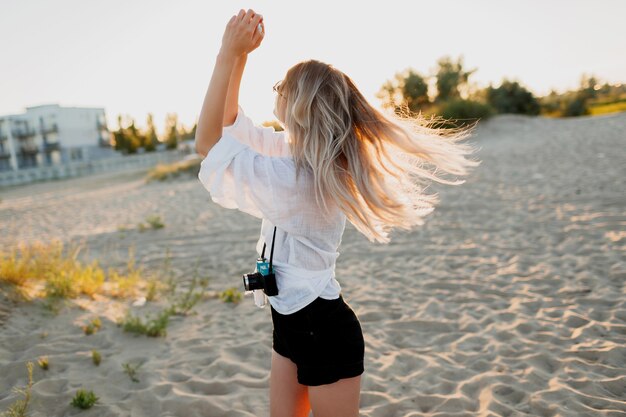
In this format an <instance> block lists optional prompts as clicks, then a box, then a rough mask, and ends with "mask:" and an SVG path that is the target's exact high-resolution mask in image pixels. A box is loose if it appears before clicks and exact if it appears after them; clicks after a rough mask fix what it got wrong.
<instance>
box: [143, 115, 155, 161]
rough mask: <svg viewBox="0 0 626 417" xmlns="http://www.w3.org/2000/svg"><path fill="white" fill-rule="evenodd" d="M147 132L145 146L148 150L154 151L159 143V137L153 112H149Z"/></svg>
mask: <svg viewBox="0 0 626 417" xmlns="http://www.w3.org/2000/svg"><path fill="white" fill-rule="evenodd" d="M146 126H147V127H146V133H145V135H144V142H143V147H144V149H145V150H146V152H154V151H155V150H156V146H157V144H158V143H159V139H158V137H157V133H156V128H155V127H154V119H153V117H152V113H148V119H147V120H146Z"/></svg>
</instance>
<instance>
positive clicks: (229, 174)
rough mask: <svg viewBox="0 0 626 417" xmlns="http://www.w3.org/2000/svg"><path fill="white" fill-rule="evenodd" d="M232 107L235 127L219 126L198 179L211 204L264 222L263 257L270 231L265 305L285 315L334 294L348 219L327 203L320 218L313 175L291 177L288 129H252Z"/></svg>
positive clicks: (260, 244) (292, 166) (293, 174)
mask: <svg viewBox="0 0 626 417" xmlns="http://www.w3.org/2000/svg"><path fill="white" fill-rule="evenodd" d="M238 110H239V112H238V114H237V118H236V120H235V122H234V123H233V125H231V126H225V127H224V128H223V137H222V138H221V139H220V141H219V142H218V143H217V144H216V145H215V146H214V147H213V148H212V149H211V151H210V152H209V153H208V154H207V156H206V158H205V159H204V160H203V161H202V163H201V166H200V172H199V173H198V178H199V179H200V181H201V182H202V184H203V185H204V187H205V188H206V189H207V190H208V191H209V192H210V194H211V198H212V200H213V201H214V202H216V203H218V204H220V205H221V206H223V207H226V208H231V209H239V210H240V211H243V212H245V213H248V214H250V215H253V216H255V217H258V218H261V219H262V220H263V221H262V224H261V234H260V237H259V240H258V242H257V247H256V249H257V252H258V254H259V255H260V254H261V251H262V249H263V243H266V245H267V248H266V252H265V254H266V257H268V258H269V248H270V246H271V243H272V234H273V230H274V226H276V228H277V229H276V237H275V243H274V258H273V263H274V270H275V273H276V283H277V285H278V295H277V296H273V297H269V301H270V303H271V304H272V306H273V307H274V308H275V309H276V310H277V311H278V312H280V313H281V314H291V313H293V312H295V311H298V310H299V309H301V308H302V307H304V306H306V305H307V304H308V303H310V302H311V301H313V300H315V299H316V298H317V297H319V296H321V297H322V298H326V299H335V298H337V297H339V294H340V292H341V286H340V285H339V282H337V280H336V279H335V263H336V259H337V257H338V256H339V252H338V251H337V249H338V247H339V245H340V243H341V238H342V235H343V231H344V229H345V224H346V216H345V215H344V214H343V212H342V211H341V210H339V208H338V207H336V206H333V205H330V206H329V210H328V213H327V214H326V215H323V214H322V212H321V210H320V209H319V207H318V205H317V203H316V200H315V192H314V188H313V176H312V173H311V172H310V171H307V170H302V171H300V174H299V175H296V169H295V163H294V161H293V158H292V157H291V154H290V151H289V142H288V140H289V139H288V134H287V133H286V132H284V131H283V132H277V131H275V130H274V129H273V128H272V127H263V126H256V125H255V124H254V123H253V121H252V120H251V119H250V118H249V117H248V116H246V114H245V113H244V111H243V108H242V107H241V106H239V108H238ZM251 262H252V260H251Z"/></svg>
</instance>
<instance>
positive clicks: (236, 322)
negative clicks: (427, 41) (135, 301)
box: [0, 113, 626, 417]
mask: <svg viewBox="0 0 626 417" xmlns="http://www.w3.org/2000/svg"><path fill="white" fill-rule="evenodd" d="M470 141H471V142H474V143H476V144H477V145H478V146H480V147H481V149H480V151H479V153H478V154H476V157H477V158H478V159H480V160H482V161H483V162H482V165H481V166H479V167H478V168H476V169H475V170H474V172H473V174H472V175H470V176H469V177H468V178H467V182H466V183H465V184H463V185H461V186H447V185H443V184H436V183H435V184H433V185H432V186H431V191H430V192H438V193H439V194H440V196H441V203H440V204H439V205H438V206H437V208H436V209H435V211H434V212H433V213H432V214H431V215H430V216H428V217H427V218H426V224H425V225H424V226H423V227H421V228H416V229H414V230H412V231H410V232H409V231H396V232H394V233H393V234H392V242H391V243H390V244H389V245H381V244H373V243H370V242H369V241H367V239H366V238H365V237H364V236H362V235H361V234H359V233H358V232H357V231H356V229H355V228H354V227H353V226H352V225H351V224H349V223H348V224H347V226H346V232H345V234H344V237H343V241H342V244H341V246H340V248H339V252H340V253H341V255H340V256H339V258H338V260H337V266H336V277H337V280H338V281H339V283H340V284H341V285H342V291H343V295H344V298H345V300H346V301H347V302H348V303H349V304H350V306H351V307H352V308H353V309H354V311H355V312H356V314H357V315H358V317H359V319H360V320H361V324H362V327H363V332H364V335H365V342H366V349H365V361H366V362H365V373H364V374H363V379H362V391H361V415H362V416H367V417H396V416H397V417H400V416H402V417H409V416H411V417H417V416H483V417H487V416H490V417H491V416H607V417H609V416H610V417H617V416H626V285H625V283H626V193H625V191H626V187H625V184H626V182H625V178H626V113H618V114H612V115H605V116H594V117H579V118H573V119H548V118H543V117H530V116H521V115H499V116H496V117H494V118H492V119H490V120H488V121H485V122H482V123H480V124H479V126H478V128H477V129H476V131H475V135H474V136H472V138H470ZM144 175H145V171H136V172H127V173H123V174H115V173H111V174H102V175H97V176H93V177H85V178H77V179H70V180H64V181H56V182H49V183H38V184H31V185H27V186H21V187H13V188H10V189H4V190H0V229H1V231H2V233H0V244H1V245H2V246H3V247H8V246H10V245H14V244H16V242H23V243H29V242H34V241H36V240H38V241H42V242H45V241H49V240H51V239H61V240H62V241H63V242H68V243H69V242H71V241H84V242H85V244H86V247H88V248H89V251H88V252H87V253H84V254H83V256H85V258H84V259H98V260H99V261H100V262H101V264H103V265H106V266H119V265H123V264H124V263H125V262H126V257H127V253H128V249H129V247H130V246H134V247H135V248H136V251H135V256H136V258H137V260H138V262H139V263H140V264H141V265H142V266H144V267H145V268H146V269H148V270H149V269H151V268H153V269H158V268H159V267H160V265H161V264H162V262H163V258H164V256H165V253H166V252H167V251H168V250H169V251H170V252H171V257H172V260H171V267H172V271H173V273H174V274H175V277H176V279H177V280H178V281H179V282H180V283H181V285H185V284H187V283H188V282H189V279H190V277H191V276H192V275H193V273H194V268H195V267H196V265H197V266H198V267H199V273H200V275H201V276H204V277H208V278H209V280H210V284H209V289H210V290H212V291H221V290H224V289H226V288H228V287H232V286H234V287H237V288H239V289H240V290H243V285H242V282H241V275H242V274H243V273H247V272H251V271H252V270H253V269H254V260H255V257H256V253H255V244H256V241H257V239H258V237H259V231H260V226H261V223H260V221H259V220H258V219H256V218H254V217H252V216H250V215H247V214H245V213H241V212H239V211H236V210H228V209H225V208H222V207H220V206H218V205H216V204H214V203H212V202H211V201H210V195H209V194H208V193H207V192H206V190H205V189H204V188H203V187H202V185H201V183H200V182H199V180H198V179H197V178H196V177H188V178H183V179H178V180H172V181H169V182H162V183H161V182H154V183H149V184H145V183H144V180H143V177H144ZM152 214H158V215H160V216H161V218H162V219H163V221H164V223H165V227H164V228H162V229H157V230H147V231H144V232H140V231H138V230H136V228H135V226H136V225H137V223H138V222H141V221H143V220H144V219H145V218H146V217H147V216H149V215H152ZM122 225H126V226H127V227H128V228H129V230H127V231H124V232H121V231H120V226H122ZM0 303H2V304H3V305H2V306H0V412H2V411H4V410H6V409H7V408H8V406H9V405H10V404H11V403H12V402H13V401H14V400H15V399H16V398H18V397H17V396H16V395H15V394H14V393H12V392H11V389H12V387H14V386H23V385H25V384H26V382H27V372H26V366H25V364H26V362H28V361H33V362H35V365H36V361H37V358H38V357H39V356H41V355H47V356H48V357H49V361H50V369H49V370H47V371H45V370H43V369H40V368H39V367H38V366H37V365H36V366H35V369H34V375H33V376H34V381H35V383H34V385H33V387H32V393H33V394H32V403H31V406H30V407H29V411H30V414H29V415H30V416H32V417H44V416H73V415H85V416H92V417H93V416H133V417H155V416H161V417H168V416H184V417H196V416H197V417H200V416H203V417H206V416H211V417H220V416H224V417H225V416H228V417H243V416H247V417H252V416H257V417H258V416H261V417H264V416H269V375H270V357H271V340H272V337H271V336H272V322H271V316H270V310H269V306H268V307H266V308H264V309H259V308H258V307H256V306H255V305H254V302H253V300H252V297H251V295H246V296H245V297H244V299H243V300H242V301H241V302H240V303H238V304H233V303H225V302H223V301H221V300H219V299H216V298H211V297H207V298H206V299H203V300H202V301H201V302H199V303H198V304H197V305H196V306H195V307H194V311H195V312H197V314H195V315H190V316H187V317H179V316H176V317H173V318H172V319H171V322H170V324H169V326H168V327H167V336H166V337H160V338H152V337H146V336H137V335H133V334H130V333H126V332H123V331H122V330H121V329H120V328H119V327H117V326H116V324H115V319H116V317H117V316H118V315H119V310H118V309H117V307H113V306H112V305H111V304H110V303H107V302H106V301H105V300H102V299H98V298H97V299H95V300H90V299H88V298H86V297H81V298H80V299H77V300H74V307H71V308H70V307H67V308H65V309H63V310H62V311H61V312H60V313H59V314H58V315H56V316H55V315H52V314H50V313H49V312H47V311H46V310H45V309H44V308H43V307H42V305H41V303H40V302H32V303H21V304H18V305H15V304H13V303H12V302H9V301H8V300H7V299H6V298H3V299H2V301H0ZM127 304H130V301H129V302H127ZM152 308H154V306H153V305H152V303H150V302H149V303H147V304H146V305H144V306H135V307H132V310H133V311H134V312H136V313H142V312H145V311H149V310H150V309H152ZM95 316H99V317H101V319H102V328H101V329H100V330H99V331H98V332H97V333H95V334H93V335H85V334H84V332H83V330H82V329H81V325H82V324H83V323H85V322H86V321H87V320H88V319H90V318H92V317H95ZM44 332H45V333H46V335H45V337H42V333H44ZM92 349H98V350H99V351H100V352H101V354H102V363H101V364H100V366H98V367H96V366H94V365H93V364H92V362H91V357H90V351H91V350H92ZM129 362H130V363H136V364H141V367H140V368H139V371H138V378H139V382H133V381H132V380H131V379H130V378H129V377H128V375H126V374H125V373H124V372H123V369H122V364H123V363H129ZM79 388H84V389H91V390H93V391H94V392H95V393H96V394H97V395H98V396H99V397H100V400H99V402H98V403H97V404H96V405H95V406H94V407H93V408H91V409H89V410H86V411H80V410H78V409H76V408H74V407H72V406H71V405H70V402H71V400H72V397H73V396H74V394H75V392H76V390H77V389H79Z"/></svg>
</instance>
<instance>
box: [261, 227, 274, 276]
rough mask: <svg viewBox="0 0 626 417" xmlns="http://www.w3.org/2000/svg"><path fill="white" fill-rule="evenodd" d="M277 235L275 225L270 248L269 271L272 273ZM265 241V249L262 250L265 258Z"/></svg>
mask: <svg viewBox="0 0 626 417" xmlns="http://www.w3.org/2000/svg"><path fill="white" fill-rule="evenodd" d="M275 237H276V226H274V234H273V235H272V249H270V266H269V273H270V274H271V273H272V271H273V270H272V260H273V259H274V238H275ZM265 246H266V245H265V242H263V250H262V251H261V258H262V259H265Z"/></svg>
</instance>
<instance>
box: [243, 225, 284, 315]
mask: <svg viewBox="0 0 626 417" xmlns="http://www.w3.org/2000/svg"><path fill="white" fill-rule="evenodd" d="M275 238H276V226H274V235H273V236H272V249H271V253H270V261H269V262H267V259H266V258H265V246H266V245H265V243H263V251H262V252H261V256H260V257H259V258H258V259H257V260H256V271H254V272H251V273H249V274H243V287H244V288H245V290H246V291H254V290H263V292H264V293H265V295H267V296H269V297H272V296H275V295H278V285H276V275H274V267H273V265H272V261H273V258H274V239H275ZM256 294H257V293H255V300H256ZM264 303H265V302H264V301H263V305H264ZM259 306H261V305H259Z"/></svg>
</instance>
